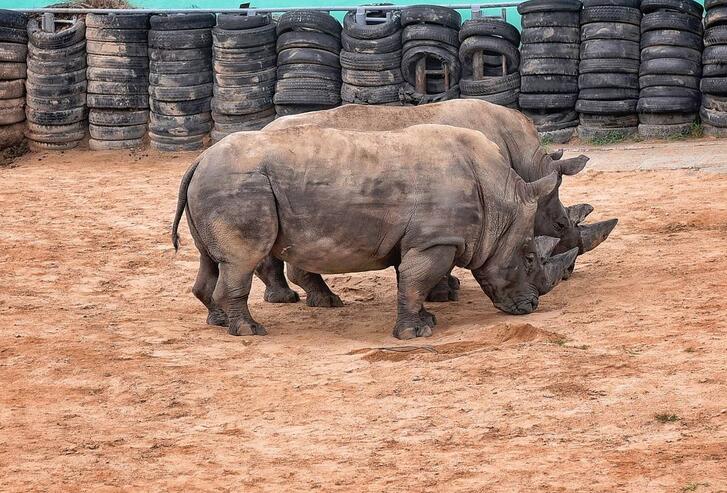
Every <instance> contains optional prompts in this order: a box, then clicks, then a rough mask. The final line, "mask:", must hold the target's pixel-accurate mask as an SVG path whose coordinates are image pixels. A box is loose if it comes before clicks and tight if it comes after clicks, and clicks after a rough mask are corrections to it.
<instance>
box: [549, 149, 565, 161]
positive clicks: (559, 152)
mask: <svg viewBox="0 0 727 493" xmlns="http://www.w3.org/2000/svg"><path fill="white" fill-rule="evenodd" d="M548 156H550V159H552V160H553V161H557V160H558V159H560V158H562V157H563V149H558V150H557V151H553V152H551V153H550V154H548Z"/></svg>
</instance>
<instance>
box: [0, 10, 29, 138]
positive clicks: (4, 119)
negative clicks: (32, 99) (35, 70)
mask: <svg viewBox="0 0 727 493" xmlns="http://www.w3.org/2000/svg"><path fill="white" fill-rule="evenodd" d="M27 24H28V17H27V16H26V15H25V14H21V13H18V12H11V11H8V10H0V149H4V148H6V147H10V146H14V145H16V144H19V143H20V142H21V141H22V140H23V132H24V130H25V75H26V72H27V68H26V63H25V60H26V57H27V52H28V46H27V43H28V33H27V30H26V29H27Z"/></svg>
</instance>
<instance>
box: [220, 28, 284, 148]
mask: <svg viewBox="0 0 727 493" xmlns="http://www.w3.org/2000/svg"><path fill="white" fill-rule="evenodd" d="M212 39H213V46H212V58H213V60H212V65H213V70H214V89H213V98H212V120H213V121H214V122H215V127H214V129H213V130H212V140H213V141H214V142H217V141H219V140H221V139H223V138H224V137H226V136H227V135H229V134H231V133H234V132H243V131H249V130H260V129H261V128H263V127H264V126H265V125H267V124H268V123H270V122H271V121H273V120H274V119H275V107H274V106H273V94H274V92H275V80H276V71H277V68H276V66H275V62H276V59H277V55H276V50H275V39H276V34H275V25H274V24H273V23H272V19H271V17H270V15H269V14H264V15H251V16H248V15H240V14H219V15H218V16H217V26H216V27H215V28H214V29H212Z"/></svg>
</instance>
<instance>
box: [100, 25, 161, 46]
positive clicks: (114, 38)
mask: <svg viewBox="0 0 727 493" xmlns="http://www.w3.org/2000/svg"><path fill="white" fill-rule="evenodd" d="M148 36H149V31H148V30H147V29H107V28H103V29H96V28H91V27H89V28H87V29H86V40H88V41H97V42H105V43H144V44H146V43H147V42H148V40H147V38H148Z"/></svg>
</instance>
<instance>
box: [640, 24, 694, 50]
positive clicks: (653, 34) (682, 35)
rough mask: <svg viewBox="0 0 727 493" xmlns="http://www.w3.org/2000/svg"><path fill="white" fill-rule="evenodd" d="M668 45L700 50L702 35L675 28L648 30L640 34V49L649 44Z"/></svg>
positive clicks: (647, 46)
mask: <svg viewBox="0 0 727 493" xmlns="http://www.w3.org/2000/svg"><path fill="white" fill-rule="evenodd" d="M660 45H670V46H681V47H684V48H691V49H694V50H701V48H702V37H701V36H700V35H698V34H694V33H690V32H687V31H678V30H676V29H660V30H658V31H648V32H645V33H643V34H642V35H641V49H642V50H643V49H644V48H649V47H651V46H660Z"/></svg>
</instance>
